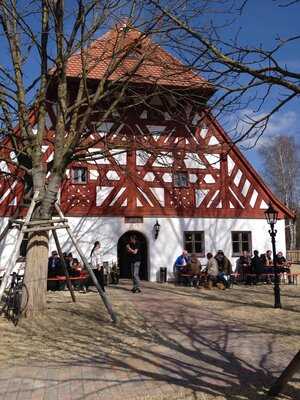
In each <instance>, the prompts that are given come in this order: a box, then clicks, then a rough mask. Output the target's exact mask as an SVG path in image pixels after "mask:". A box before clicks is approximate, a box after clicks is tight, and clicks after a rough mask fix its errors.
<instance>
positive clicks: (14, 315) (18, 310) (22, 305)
mask: <svg viewBox="0 0 300 400" xmlns="http://www.w3.org/2000/svg"><path fill="white" fill-rule="evenodd" d="M12 302H13V304H12V307H11V313H10V318H11V320H12V321H13V322H14V323H15V325H17V323H18V321H19V319H20V317H21V314H22V313H23V312H24V311H25V309H26V307H27V303H28V290H27V287H26V285H25V284H24V283H22V282H19V283H18V284H17V285H16V286H15V287H14V290H13V294H12Z"/></svg>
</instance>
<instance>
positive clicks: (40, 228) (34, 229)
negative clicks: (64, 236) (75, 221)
mask: <svg viewBox="0 0 300 400" xmlns="http://www.w3.org/2000/svg"><path fill="white" fill-rule="evenodd" d="M67 228H69V225H66V224H64V225H57V226H53V225H51V226H49V225H48V226H47V225H45V226H37V227H32V228H25V229H23V232H24V233H28V232H43V231H56V229H67Z"/></svg>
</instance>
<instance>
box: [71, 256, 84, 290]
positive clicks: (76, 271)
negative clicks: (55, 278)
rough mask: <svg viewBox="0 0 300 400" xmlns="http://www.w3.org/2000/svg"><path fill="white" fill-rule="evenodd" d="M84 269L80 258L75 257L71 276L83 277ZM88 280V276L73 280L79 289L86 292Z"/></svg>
mask: <svg viewBox="0 0 300 400" xmlns="http://www.w3.org/2000/svg"><path fill="white" fill-rule="evenodd" d="M83 269H84V268H83V267H82V265H81V264H80V262H79V261H78V259H77V258H73V261H72V264H71V269H70V276H71V277H77V276H78V277H80V278H82V277H83ZM86 281H87V278H86V279H78V280H74V281H73V284H74V287H75V288H77V289H79V290H82V291H83V292H84V293H86V291H87V287H86Z"/></svg>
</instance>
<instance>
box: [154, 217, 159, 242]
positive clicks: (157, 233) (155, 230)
mask: <svg viewBox="0 0 300 400" xmlns="http://www.w3.org/2000/svg"><path fill="white" fill-rule="evenodd" d="M153 228H154V239H155V240H156V239H157V238H158V235H159V231H160V224H159V222H158V221H157V220H156V222H155V224H154V227H153Z"/></svg>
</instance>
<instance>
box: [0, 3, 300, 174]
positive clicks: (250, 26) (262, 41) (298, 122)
mask: <svg viewBox="0 0 300 400" xmlns="http://www.w3.org/2000/svg"><path fill="white" fill-rule="evenodd" d="M26 1H29V0H26ZM26 1H24V3H25V2H26ZM228 1H229V2H230V0H228ZM240 1H242V0H240ZM287 1H288V0H278V1H274V0H249V1H248V3H247V5H246V7H245V9H244V12H243V14H242V15H241V16H239V17H237V18H236V21H235V22H234V24H232V25H230V27H229V28H228V29H227V30H226V29H225V30H224V35H225V38H226V39H227V40H230V39H231V38H233V37H234V35H235V32H236V31H238V30H240V33H239V39H240V40H241V42H242V44H244V45H250V46H259V45H262V47H263V48H268V47H272V46H273V45H274V43H275V39H276V37H277V36H281V37H290V36H293V35H297V34H298V33H299V28H298V27H299V15H300V4H296V5H293V6H290V7H288V8H282V7H281V8H280V7H278V3H280V2H281V3H284V2H287ZM67 3H68V4H69V6H70V4H72V2H71V0H67ZM129 3H130V2H129ZM225 3H226V2H225ZM169 4H171V3H169ZM196 4H197V2H196ZM226 4H227V3H226ZM198 7H199V6H198ZM125 10H126V9H125ZM122 13H123V15H124V13H125V11H124V9H123V11H122ZM217 18H218V20H219V21H220V20H222V21H223V20H224V21H225V20H226V18H229V16H227V17H226V16H224V15H221V16H218V17H217ZM230 18H232V15H230ZM35 24H36V22H35V21H32V25H33V26H34V25H35ZM101 33H103V32H101ZM101 33H100V32H99V33H98V32H97V36H100V35H101ZM2 44H3V42H2V39H1V37H0V45H1V47H2V48H3V46H2ZM2 54H5V50H2ZM279 56H280V57H279V58H280V61H282V62H283V63H285V64H286V65H287V66H288V67H289V68H291V69H294V70H295V71H300V41H299V42H295V43H294V44H293V45H288V46H285V47H284V49H283V50H282V51H281V52H280V54H279ZM1 63H3V64H5V61H4V57H3V58H2V60H1ZM37 67H38V66H37V64H35V65H34V63H33V62H32V60H30V63H29V65H28V66H27V68H26V75H27V77H28V80H32V79H34V75H35V74H37V73H38V70H37ZM274 102H276V96H275V97H273V98H272V99H269V100H268V101H267V102H266V103H265V104H264V107H263V108H262V109H261V110H260V111H259V113H260V114H263V113H265V112H267V110H268V109H269V108H270V107H271V104H272V103H273V104H274ZM253 108H254V105H253ZM298 110H299V99H297V100H295V101H293V102H291V103H289V104H287V105H286V106H285V108H284V109H282V110H281V111H280V112H278V113H277V114H275V115H274V117H273V119H272V120H271V121H270V123H269V125H268V128H267V131H266V132H265V135H264V137H263V138H262V139H261V140H260V141H259V142H258V145H257V147H258V146H260V145H261V144H262V143H266V142H268V140H270V138H272V137H274V135H280V134H284V135H285V134H288V135H294V136H295V137H300V116H299V112H298ZM248 111H249V109H247V110H244V111H243V112H241V114H239V113H236V114H235V118H239V117H240V116H242V115H243V113H245V112H248ZM224 118H227V121H226V123H225V126H224V128H225V129H226V128H227V127H230V125H231V124H232V118H231V117H224ZM224 118H222V122H223V121H224ZM226 125H227V126H226ZM243 151H244V154H245V155H246V157H247V158H248V159H249V160H250V162H251V163H252V164H253V166H254V167H255V168H256V169H257V170H258V171H260V170H261V160H260V158H259V156H258V154H257V148H255V149H253V150H249V151H245V150H243Z"/></svg>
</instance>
